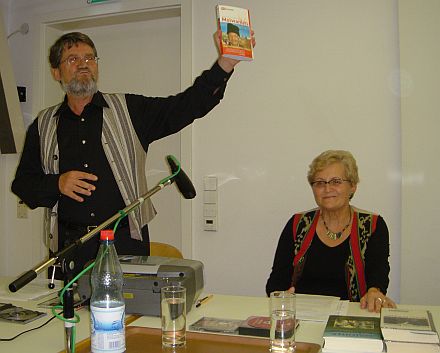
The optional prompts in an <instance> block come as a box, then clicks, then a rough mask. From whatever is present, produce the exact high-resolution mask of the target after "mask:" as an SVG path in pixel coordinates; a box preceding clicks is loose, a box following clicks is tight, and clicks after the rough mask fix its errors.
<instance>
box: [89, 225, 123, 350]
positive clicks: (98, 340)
mask: <svg viewBox="0 0 440 353" xmlns="http://www.w3.org/2000/svg"><path fill="white" fill-rule="evenodd" d="M100 241H101V245H100V247H99V251H98V255H97V256H96V260H95V267H94V268H93V271H92V278H91V286H92V297H91V298H90V320H91V325H90V327H91V343H92V344H91V346H92V352H94V353H102V352H113V353H122V352H125V303H124V297H123V295H122V284H123V275H122V268H121V264H120V263H119V259H118V255H117V253H116V249H115V246H114V243H113V242H114V233H113V231H112V230H103V231H101V237H100Z"/></svg>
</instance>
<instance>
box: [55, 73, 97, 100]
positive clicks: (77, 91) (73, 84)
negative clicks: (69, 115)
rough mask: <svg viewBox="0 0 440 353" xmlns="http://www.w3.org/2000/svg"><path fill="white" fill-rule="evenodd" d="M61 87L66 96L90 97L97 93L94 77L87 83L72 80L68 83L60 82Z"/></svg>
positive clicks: (75, 79)
mask: <svg viewBox="0 0 440 353" xmlns="http://www.w3.org/2000/svg"><path fill="white" fill-rule="evenodd" d="M61 87H62V88H63V91H64V92H66V93H67V94H71V95H73V96H78V97H88V96H92V95H94V94H95V93H96V92H97V91H98V85H97V83H96V80H95V78H94V77H93V78H91V79H89V80H87V81H85V80H78V79H77V78H73V79H72V80H71V81H70V82H69V83H65V82H61Z"/></svg>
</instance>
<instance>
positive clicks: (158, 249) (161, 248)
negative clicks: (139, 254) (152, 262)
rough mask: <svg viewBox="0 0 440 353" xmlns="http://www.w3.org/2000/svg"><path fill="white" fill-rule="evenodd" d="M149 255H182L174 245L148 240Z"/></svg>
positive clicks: (179, 257) (179, 256)
mask: <svg viewBox="0 0 440 353" xmlns="http://www.w3.org/2000/svg"><path fill="white" fill-rule="evenodd" d="M150 255H151V256H163V257H175V258H178V259H183V255H182V253H181V252H180V250H179V249H177V248H176V247H174V246H172V245H170V244H165V243H158V242H154V241H152V242H150Z"/></svg>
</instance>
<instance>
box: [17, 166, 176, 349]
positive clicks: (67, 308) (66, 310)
mask: <svg viewBox="0 0 440 353" xmlns="http://www.w3.org/2000/svg"><path fill="white" fill-rule="evenodd" d="M175 176H176V174H173V175H172V176H170V177H169V178H168V179H166V180H165V179H164V180H165V181H163V180H162V181H161V182H159V184H157V185H156V186H155V187H154V188H153V189H151V190H149V191H147V192H146V193H145V194H144V195H142V196H141V197H139V198H138V199H136V200H135V201H133V202H132V203H131V204H130V205H128V206H127V207H125V208H124V209H123V210H122V211H120V212H118V213H115V214H114V215H113V216H111V217H110V218H108V219H107V220H106V221H104V222H102V223H101V224H100V225H98V226H97V227H96V228H94V229H92V230H91V231H90V232H88V233H87V234H85V235H83V236H82V237H81V238H79V239H77V240H76V241H75V242H74V243H72V244H70V245H68V246H66V247H65V248H63V249H62V250H60V251H59V252H57V253H54V254H53V255H52V257H51V258H49V259H47V260H45V261H43V262H41V263H40V264H38V265H37V266H35V267H34V268H33V269H32V270H29V271H27V272H25V273H24V274H23V275H21V276H20V277H19V278H17V279H16V280H14V281H13V282H11V283H10V284H9V290H10V291H11V292H16V291H18V290H19V289H20V288H23V287H24V286H25V285H26V284H28V283H29V282H31V281H32V280H34V279H35V278H36V277H37V275H38V274H39V273H40V272H42V271H44V270H45V269H47V268H48V267H49V266H53V265H56V264H61V265H62V266H61V268H62V271H63V273H64V285H67V283H69V282H70V281H71V280H72V272H71V271H70V270H69V264H67V263H66V262H67V261H66V258H67V257H68V255H69V254H70V253H71V252H72V251H73V250H74V249H76V248H77V247H80V246H82V244H84V243H85V242H87V241H88V240H90V239H91V238H92V237H93V236H94V235H95V234H97V233H98V232H100V231H101V230H102V229H104V228H106V227H107V226H109V225H110V224H112V223H114V222H116V221H117V220H118V219H119V218H120V217H121V214H122V215H126V214H128V213H129V212H131V211H132V210H133V209H135V208H136V207H138V206H140V205H141V204H142V203H143V202H144V201H145V200H146V199H149V198H150V197H151V196H153V195H154V194H155V193H157V192H159V191H160V190H162V189H163V188H164V187H166V186H168V185H171V184H172V183H173V182H174V178H175ZM54 271H55V268H54ZM63 316H64V318H66V319H71V318H73V317H74V309H73V289H72V288H71V287H70V288H69V289H68V290H66V291H65V292H64V296H63ZM74 325H75V324H74V323H70V322H65V333H66V351H67V352H68V353H70V352H71V347H72V346H73V344H74V343H75V342H73V340H74V337H72V329H73V326H74Z"/></svg>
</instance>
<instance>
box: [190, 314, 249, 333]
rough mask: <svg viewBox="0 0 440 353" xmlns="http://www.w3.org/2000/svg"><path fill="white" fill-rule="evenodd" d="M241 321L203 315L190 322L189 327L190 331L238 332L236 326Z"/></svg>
mask: <svg viewBox="0 0 440 353" xmlns="http://www.w3.org/2000/svg"><path fill="white" fill-rule="evenodd" d="M242 322H243V320H235V319H220V318H216V317H206V316H204V317H202V318H201V319H199V320H197V321H196V322H194V323H193V324H191V325H190V326H189V329H190V330H192V331H202V332H219V333H229V334H238V326H239V325H240V324H241V323H242Z"/></svg>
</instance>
